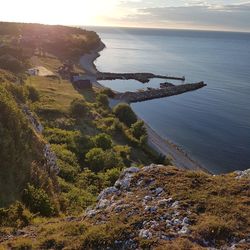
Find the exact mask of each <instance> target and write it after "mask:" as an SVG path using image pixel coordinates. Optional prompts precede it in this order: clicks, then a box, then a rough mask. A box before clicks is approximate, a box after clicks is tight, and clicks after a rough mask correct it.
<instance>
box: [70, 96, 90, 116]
mask: <svg viewBox="0 0 250 250" xmlns="http://www.w3.org/2000/svg"><path fill="white" fill-rule="evenodd" d="M87 112H88V105H87V103H86V101H85V100H83V99H75V100H73V101H72V102H71V104H70V113H71V115H72V116H73V117H74V118H83V117H84V116H85V115H86V114H87Z"/></svg>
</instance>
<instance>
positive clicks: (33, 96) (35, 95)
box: [26, 86, 40, 102]
mask: <svg viewBox="0 0 250 250" xmlns="http://www.w3.org/2000/svg"><path fill="white" fill-rule="evenodd" d="M26 89H27V95H28V96H27V97H28V99H29V100H31V101H32V102H37V101H39V99H40V95H39V92H38V91H37V90H36V89H35V88H34V87H33V86H27V87H26Z"/></svg>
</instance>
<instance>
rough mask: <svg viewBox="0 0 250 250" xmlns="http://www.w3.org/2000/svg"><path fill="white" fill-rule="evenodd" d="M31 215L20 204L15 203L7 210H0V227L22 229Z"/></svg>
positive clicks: (28, 221)
mask: <svg viewBox="0 0 250 250" xmlns="http://www.w3.org/2000/svg"><path fill="white" fill-rule="evenodd" d="M30 220H31V214H30V212H29V211H28V210H27V209H25V207H24V206H23V205H22V204H21V203H20V202H18V201H17V202H16V203H14V204H13V205H11V206H10V207H9V208H0V226H1V227H3V226H7V227H17V228H20V227H24V226H27V225H28V224H29V223H30Z"/></svg>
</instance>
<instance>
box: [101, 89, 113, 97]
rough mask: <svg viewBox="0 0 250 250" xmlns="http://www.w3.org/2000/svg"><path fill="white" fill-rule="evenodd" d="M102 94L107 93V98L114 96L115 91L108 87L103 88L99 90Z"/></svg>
mask: <svg viewBox="0 0 250 250" xmlns="http://www.w3.org/2000/svg"><path fill="white" fill-rule="evenodd" d="M101 93H102V94H104V95H107V96H108V97H109V98H114V96H115V93H114V92H113V90H112V89H110V88H105V89H103V90H102V91H101Z"/></svg>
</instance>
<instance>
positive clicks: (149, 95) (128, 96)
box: [114, 81, 206, 103]
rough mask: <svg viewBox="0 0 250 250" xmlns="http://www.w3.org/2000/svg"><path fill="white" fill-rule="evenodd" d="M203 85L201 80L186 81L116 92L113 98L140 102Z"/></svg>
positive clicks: (128, 101)
mask: <svg viewBox="0 0 250 250" xmlns="http://www.w3.org/2000/svg"><path fill="white" fill-rule="evenodd" d="M205 86H206V84H205V83H204V82H203V81H202V82H197V83H187V84H181V85H172V86H170V85H166V87H165V88H159V89H154V88H150V89H147V90H140V91H137V92H129V91H127V92H124V93H116V95H115V97H114V99H116V100H121V101H123V102H127V103H133V102H142V101H146V100H152V99H156V98H163V97H167V96H173V95H179V94H182V93H185V92H189V91H194V90H197V89H200V88H203V87H205Z"/></svg>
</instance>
